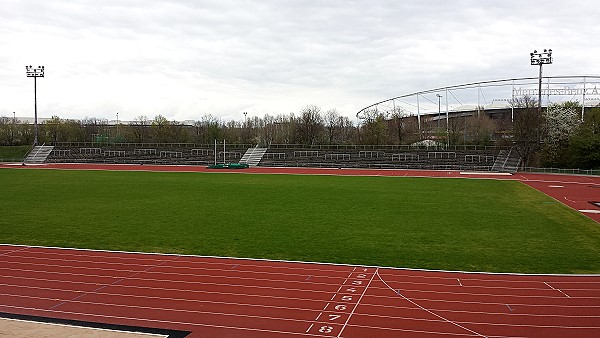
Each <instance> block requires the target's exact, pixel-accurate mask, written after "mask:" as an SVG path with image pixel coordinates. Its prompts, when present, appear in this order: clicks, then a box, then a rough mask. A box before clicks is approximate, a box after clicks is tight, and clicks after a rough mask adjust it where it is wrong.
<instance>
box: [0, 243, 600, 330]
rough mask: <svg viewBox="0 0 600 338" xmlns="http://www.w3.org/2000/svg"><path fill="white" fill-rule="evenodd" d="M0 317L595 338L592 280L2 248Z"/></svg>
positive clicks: (598, 299)
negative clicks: (15, 315)
mask: <svg viewBox="0 0 600 338" xmlns="http://www.w3.org/2000/svg"><path fill="white" fill-rule="evenodd" d="M0 257H2V259H1V262H0V311H1V312H10V313H15V314H25V315H36V316H44V317H52V318H61V319H71V320H81V321H91V322H102V323H109V324H118V325H131V326H144V327H155V328H156V327H160V328H165V329H174V330H185V331H191V332H192V333H191V334H190V335H189V337H242V336H243V337H284V336H313V337H314V336H317V337H340V336H341V337H367V336H370V337H399V336H407V337H425V336H431V335H443V336H446V337H463V336H472V337H498V336H501V337H599V336H600V276H552V275H506V274H471V273H455V272H432V271H418V270H402V269H389V268H375V267H362V266H341V265H325V264H308V263H288V262H274V261H256V260H242V259H226V258H206V257H204V258H203V257H191V256H173V255H158V254H136V253H116V252H101V251H85V250H71V249H51V248H40V247H27V246H11V245H1V246H0Z"/></svg>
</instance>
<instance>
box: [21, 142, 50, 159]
mask: <svg viewBox="0 0 600 338" xmlns="http://www.w3.org/2000/svg"><path fill="white" fill-rule="evenodd" d="M52 149H54V147H53V146H46V145H41V146H35V147H33V149H31V151H30V152H29V154H27V156H26V157H25V160H23V162H25V163H32V164H36V163H44V162H45V161H46V159H47V158H48V156H49V155H50V153H51V152H52Z"/></svg>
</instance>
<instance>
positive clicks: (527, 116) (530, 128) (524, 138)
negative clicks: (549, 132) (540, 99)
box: [512, 96, 544, 166]
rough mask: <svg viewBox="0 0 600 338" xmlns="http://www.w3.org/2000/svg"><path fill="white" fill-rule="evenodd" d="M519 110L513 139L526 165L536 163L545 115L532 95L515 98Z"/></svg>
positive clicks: (516, 113) (515, 120)
mask: <svg viewBox="0 0 600 338" xmlns="http://www.w3.org/2000/svg"><path fill="white" fill-rule="evenodd" d="M512 104H513V105H514V107H515V108H518V110H517V111H516V112H515V119H514V122H513V140H514V142H515V144H516V148H517V151H518V152H519V154H520V155H521V157H522V158H523V162H524V165H525V166H532V165H535V163H534V158H535V154H536V152H537V151H538V150H539V149H540V145H541V142H542V140H543V138H544V115H543V114H540V113H539V111H538V107H537V100H535V99H534V98H532V97H530V96H524V97H522V98H517V99H515V100H514V101H513V102H512Z"/></svg>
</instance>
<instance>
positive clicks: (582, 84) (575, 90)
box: [356, 75, 600, 121]
mask: <svg viewBox="0 0 600 338" xmlns="http://www.w3.org/2000/svg"><path fill="white" fill-rule="evenodd" d="M524 96H530V97H533V98H536V101H537V98H538V96H539V77H522V78H512V79H503V80H491V81H482V82H472V83H466V84H460V85H454V86H447V87H439V88H434V89H429V90H423V91H419V92H414V93H410V94H405V95H400V96H396V97H392V98H389V99H386V100H383V101H379V102H377V103H374V104H371V105H369V106H367V107H365V108H363V109H361V110H360V111H358V112H357V113H356V117H357V118H359V119H365V117H366V116H365V115H366V114H367V113H368V112H372V111H375V112H377V113H383V114H385V115H389V114H392V113H394V112H399V113H401V114H402V115H403V116H417V118H418V119H419V121H420V117H421V116H428V115H435V114H437V115H438V116H439V115H441V114H443V115H445V116H447V115H448V114H457V113H459V114H460V113H466V112H473V111H477V110H485V111H494V110H504V111H505V110H507V109H514V108H515V107H514V105H513V102H515V99H518V98H522V97H524ZM565 101H575V102H578V103H579V104H580V105H581V106H582V114H583V112H584V110H585V108H586V107H596V106H600V76H596V75H578V76H544V77H542V107H544V106H548V105H549V104H552V103H560V102H565ZM438 118H439V117H438Z"/></svg>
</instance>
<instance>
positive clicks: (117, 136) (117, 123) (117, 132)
mask: <svg viewBox="0 0 600 338" xmlns="http://www.w3.org/2000/svg"><path fill="white" fill-rule="evenodd" d="M116 137H117V138H118V137H119V112H117V136H116Z"/></svg>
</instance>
